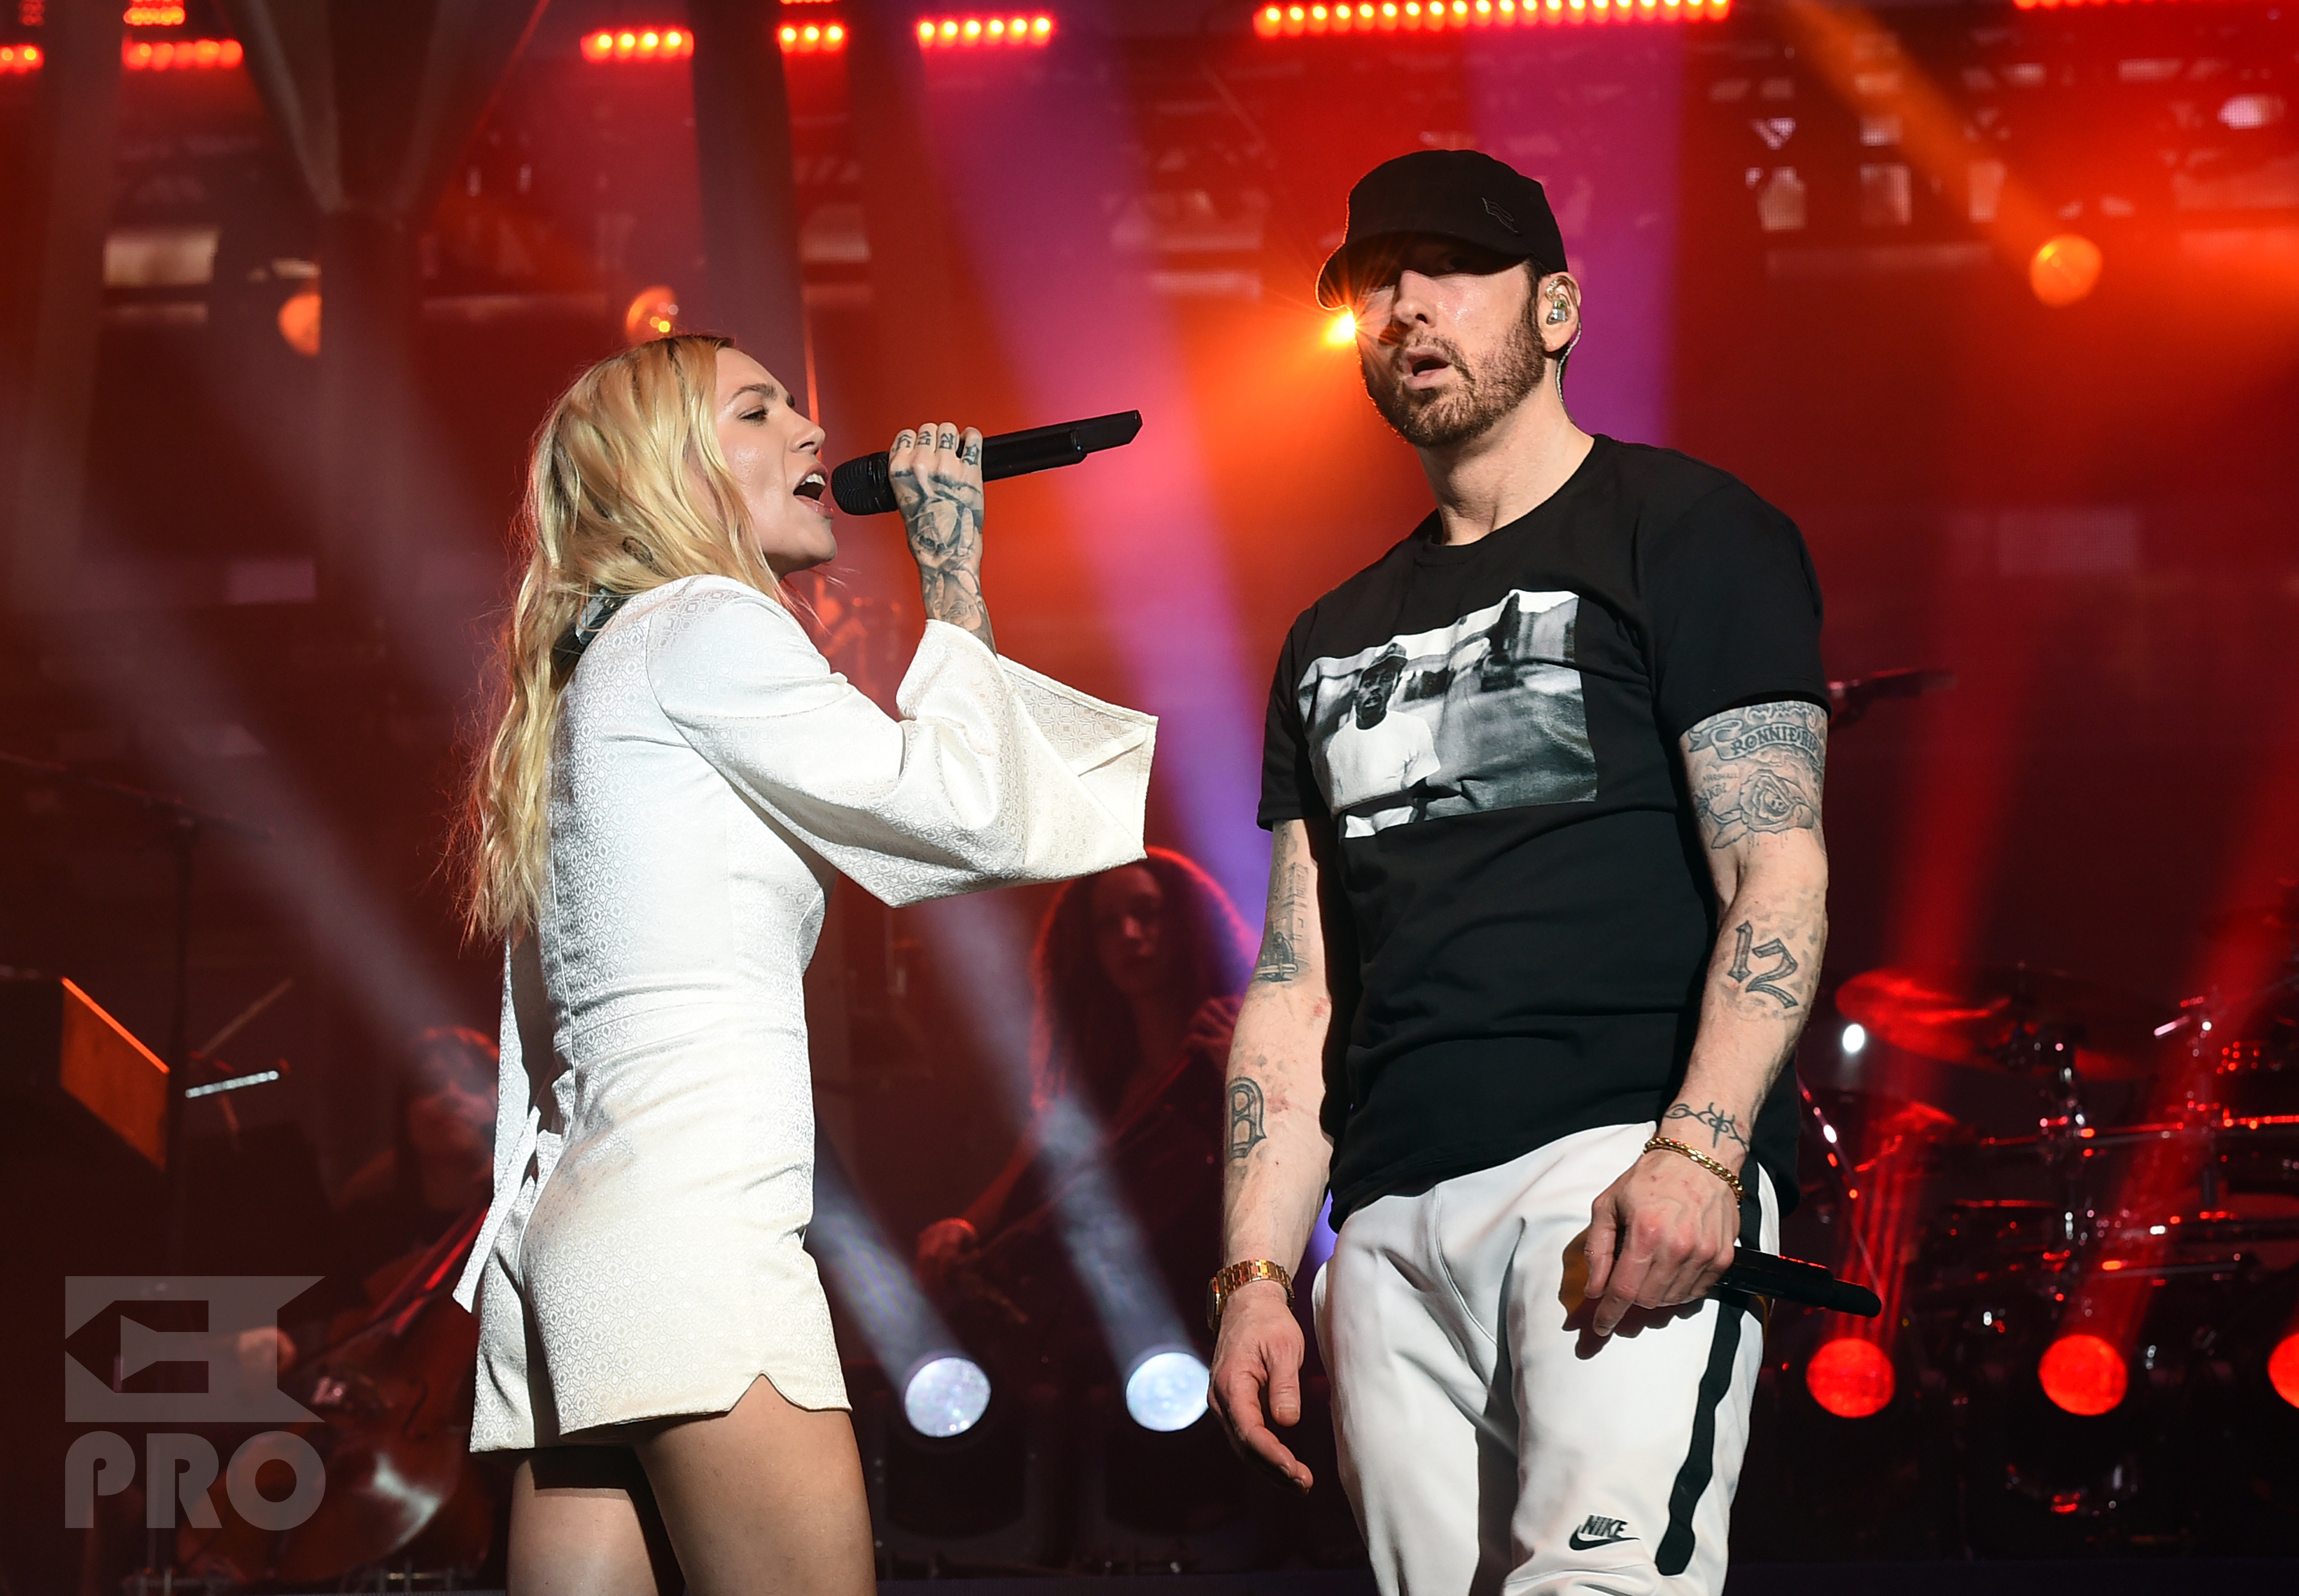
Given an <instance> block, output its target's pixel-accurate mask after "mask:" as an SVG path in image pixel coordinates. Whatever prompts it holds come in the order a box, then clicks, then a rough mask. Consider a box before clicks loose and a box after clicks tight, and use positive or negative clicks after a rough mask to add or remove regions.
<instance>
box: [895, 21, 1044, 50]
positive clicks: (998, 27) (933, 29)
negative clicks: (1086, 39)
mask: <svg viewBox="0 0 2299 1596" xmlns="http://www.w3.org/2000/svg"><path fill="white" fill-rule="evenodd" d="M1053 37H1054V20H1053V18H1051V17H1050V16H1048V15H1047V14H1046V13H1045V12H1035V13H1033V14H1032V15H1027V16H1013V15H1006V16H996V17H990V16H980V17H920V18H919V19H918V48H919V49H921V50H972V49H980V48H982V47H984V46H985V45H988V46H992V47H997V46H1005V47H1008V48H1010V47H1012V46H1013V45H1025V46H1035V45H1044V44H1046V43H1048V42H1049V41H1050V40H1051V39H1052V38H1053Z"/></svg>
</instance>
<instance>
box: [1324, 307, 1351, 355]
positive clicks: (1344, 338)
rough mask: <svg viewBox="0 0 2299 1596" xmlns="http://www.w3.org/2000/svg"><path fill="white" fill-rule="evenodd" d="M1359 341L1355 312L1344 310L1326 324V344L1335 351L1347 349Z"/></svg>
mask: <svg viewBox="0 0 2299 1596" xmlns="http://www.w3.org/2000/svg"><path fill="white" fill-rule="evenodd" d="M1325 342H1326V343H1329V344H1331V345H1332V347H1333V348H1335V349H1342V348H1346V347H1348V346H1349V345H1350V344H1353V343H1356V342H1357V313H1356V312H1355V311H1354V310H1344V311H1342V312H1341V313H1340V315H1338V316H1336V317H1334V318H1332V320H1331V321H1329V322H1327V323H1326V324H1325Z"/></svg>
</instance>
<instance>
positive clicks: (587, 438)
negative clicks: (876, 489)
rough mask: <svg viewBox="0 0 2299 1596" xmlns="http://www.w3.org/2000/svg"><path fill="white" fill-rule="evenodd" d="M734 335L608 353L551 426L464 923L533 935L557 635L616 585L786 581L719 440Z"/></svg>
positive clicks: (473, 803) (465, 840)
mask: <svg viewBox="0 0 2299 1596" xmlns="http://www.w3.org/2000/svg"><path fill="white" fill-rule="evenodd" d="M730 347H732V345H731V343H730V342H729V341H728V340H726V339H724V338H712V337H701V336H693V335H683V336H679V337H672V338H658V339H656V340H654V341H653V342H652V343H642V344H639V345H638V346H637V347H635V348H633V349H627V350H625V351H623V352H622V353H620V354H618V355H614V356H611V357H610V358H609V359H607V360H602V361H600V362H599V363H598V364H597V365H596V366H593V367H592V368H591V369H590V370H588V371H586V372H585V373H584V374H583V375H582V376H579V377H577V378H576V379H575V382H574V384H573V385H572V386H570V387H569V389H568V390H567V392H566V393H562V394H560V397H559V401H558V402H557V403H556V404H554V405H552V407H551V413H550V415H548V416H547V417H545V418H544V423H543V426H542V428H541V430H539V431H538V432H537V433H536V434H535V449H534V452H533V454H532V455H531V457H530V458H529V459H528V461H527V494H526V498H525V500H524V502H523V503H522V505H521V507H520V510H519V520H518V532H519V542H520V543H521V545H522V546H523V548H524V550H525V552H526V556H527V572H526V575H524V576H523V577H521V578H520V581H519V597H518V599H517V600H515V601H514V602H513V604H512V606H511V610H510V616H509V618H508V619H507V620H506V621H505V622H504V623H503V627H502V634H501V637H500V639H499V641H498V642H497V645H496V658H497V660H498V662H499V666H498V670H497V672H496V681H497V683H498V685H497V688H496V692H497V695H498V707H497V710H496V713H495V715H494V732H492V734H490V735H489V736H488V737H487V739H486V742H485V744H484V745H483V746H482V748H480V750H479V755H478V757H477V760H476V761H475V768H474V769H473V772H472V776H471V791H470V798H469V808H468V811H467V813H466V816H465V821H464V825H463V829H462V831H463V835H462V839H461V841H462V847H461V864H462V875H463V889H464V927H465V930H466V931H467V932H468V933H469V935H471V936H474V937H487V938H498V939H499V938H504V937H510V938H517V937H518V936H519V935H521V934H522V933H524V932H525V931H526V930H527V929H528V928H530V927H532V926H533V925H534V924H535V916H536V914H537V912H538V911H539V909H540V908H541V906H542V902H543V881H544V851H545V848H546V845H547V843H548V841H549V835H548V833H549V806H550V796H551V752H552V740H553V739H554V737H555V736H556V734H557V732H558V727H559V708H560V695H561V694H562V693H564V691H565V690H566V687H567V682H568V679H569V676H570V675H571V674H572V669H571V666H568V665H567V664H565V663H563V662H562V661H560V660H556V659H554V658H553V657H552V655H553V646H554V645H555V644H557V643H558V641H560V638H561V637H563V636H564V635H565V634H566V633H568V631H569V629H570V628H571V627H573V625H574V624H575V621H576V617H577V616H579V615H580V614H581V613H582V610H583V607H584V605H585V603H587V602H588V601H589V600H590V599H591V598H592V597H593V596H594V595H596V594H598V593H601V592H608V593H637V592H643V591H646V590H647V589H649V588H652V587H660V586H661V585H662V584H663V583H666V582H674V581H676V580H677V579H678V578H680V577H682V576H702V575H712V576H731V577H732V578H734V579H735V581H737V582H740V583H747V584H748V585H750V586H751V587H754V588H757V589H758V590H759V591H761V592H764V593H767V594H768V595H769V596H772V597H775V598H776V599H777V600H779V598H780V594H779V592H778V591H777V590H776V582H775V575H774V573H773V572H772V571H771V570H769V569H768V566H767V563H766V560H765V559H764V558H762V557H761V556H760V555H759V552H758V550H757V548H756V547H755V545H754V544H753V542H752V541H751V528H750V517H749V515H748V514H747V513H746V512H745V510H744V509H743V499H742V495H741V493H740V492H738V491H737V489H736V487H735V480H734V478H733V476H732V475H730V474H729V473H728V471H727V469H726V459H725V457H724V456H722V455H721V454H720V452H719V450H718V426H717V424H716V419H715V418H714V415H713V411H714V409H715V408H716V405H715V398H716V394H717V392H718V351H720V350H722V349H726V348H730Z"/></svg>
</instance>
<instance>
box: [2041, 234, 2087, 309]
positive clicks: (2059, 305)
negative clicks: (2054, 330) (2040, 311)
mask: <svg viewBox="0 0 2299 1596" xmlns="http://www.w3.org/2000/svg"><path fill="white" fill-rule="evenodd" d="M2104 261H2105V257H2104V256H2103V255H2102V254H2101V253H2100V250H2099V245H2097V244H2094V243H2093V242H2092V241H2091V240H2090V239H2088V238H2086V237H2085V236H2083V235H2082V234H2080V233H2062V234H2061V235H2060V236H2058V237H2056V238H2047V239H2046V240H2045V241H2044V242H2043V243H2042V244H2039V245H2038V246H2037V249H2036V253H2035V255H2034V256H2033V258H2031V259H2030V260H2029V262H2028V286H2029V287H2030V288H2032V289H2033V290H2035V294H2036V297H2037V298H2038V299H2039V300H2041V301H2043V302H2045V303H2046V304H2047V305H2049V306H2051V307H2052V309H2054V310H2063V309H2065V308H2066V307H2067V306H2069V305H2072V304H2074V303H2075V302H2077V301H2079V300H2080V299H2083V298H2085V297H2087V295H2088V294H2090V293H2091V291H2092V290H2093V289H2094V288H2096V287H2097V286H2098V285H2099V272H2100V268H2101V266H2102V265H2103V264H2104Z"/></svg>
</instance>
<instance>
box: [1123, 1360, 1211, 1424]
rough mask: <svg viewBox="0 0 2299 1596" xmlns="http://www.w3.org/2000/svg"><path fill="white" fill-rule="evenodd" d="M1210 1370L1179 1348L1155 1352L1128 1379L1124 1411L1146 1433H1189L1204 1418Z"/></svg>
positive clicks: (1134, 1369)
mask: <svg viewBox="0 0 2299 1596" xmlns="http://www.w3.org/2000/svg"><path fill="white" fill-rule="evenodd" d="M1209 1377H1210V1375H1209V1371H1208V1369H1207V1368H1206V1366H1205V1363H1204V1361H1203V1360H1200V1359H1199V1356H1198V1355H1197V1354H1196V1353H1195V1352H1189V1351H1187V1350H1185V1349H1183V1348H1180V1347H1166V1348H1164V1349H1162V1350H1160V1351H1157V1352H1151V1353H1150V1354H1149V1355H1148V1356H1147V1357H1145V1358H1143V1359H1142V1360H1141V1362H1139V1363H1137V1364H1135V1365H1134V1366H1133V1373H1132V1374H1130V1375H1128V1376H1126V1377H1125V1410H1126V1411H1127V1412H1128V1413H1130V1414H1132V1415H1133V1422H1134V1423H1136V1424H1138V1425H1140V1426H1141V1427H1142V1428H1143V1429H1145V1430H1186V1429H1188V1428H1189V1427H1190V1426H1191V1425H1193V1424H1195V1423H1197V1422H1198V1420H1199V1419H1200V1418H1204V1417H1205V1412H1206V1385H1207V1382H1208V1378H1209Z"/></svg>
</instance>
